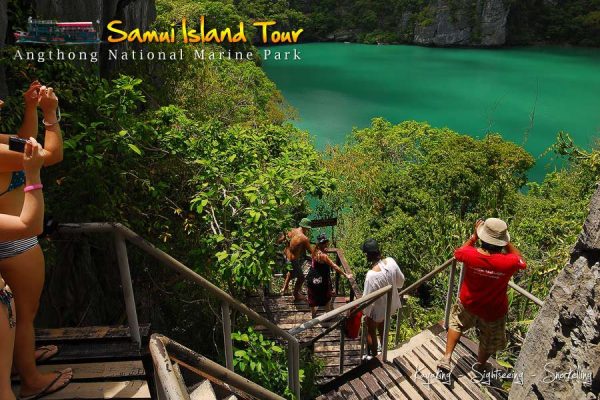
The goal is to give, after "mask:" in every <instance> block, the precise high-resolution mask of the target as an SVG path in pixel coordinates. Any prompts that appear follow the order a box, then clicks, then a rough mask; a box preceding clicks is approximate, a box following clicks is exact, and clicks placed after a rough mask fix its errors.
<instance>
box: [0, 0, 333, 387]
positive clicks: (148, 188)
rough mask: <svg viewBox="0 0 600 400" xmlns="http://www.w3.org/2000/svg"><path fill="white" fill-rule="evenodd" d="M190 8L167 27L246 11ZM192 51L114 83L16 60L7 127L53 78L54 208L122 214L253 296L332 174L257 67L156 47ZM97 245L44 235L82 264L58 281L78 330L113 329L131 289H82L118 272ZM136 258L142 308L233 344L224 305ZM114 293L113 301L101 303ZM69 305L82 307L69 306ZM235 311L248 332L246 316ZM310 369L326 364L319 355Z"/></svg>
mask: <svg viewBox="0 0 600 400" xmlns="http://www.w3.org/2000/svg"><path fill="white" fill-rule="evenodd" d="M179 3H180V4H179V5H180V6H182V8H177V9H175V8H172V6H173V4H174V3H173V2H171V1H167V0H165V1H159V2H158V7H159V9H161V7H162V8H163V9H165V10H167V9H168V8H169V7H171V8H170V11H165V12H164V13H163V14H162V16H161V18H159V20H158V22H157V24H161V23H166V22H167V21H170V20H172V19H173V18H178V17H179V14H177V13H178V12H182V11H183V12H185V13H187V12H188V11H189V12H190V13H192V14H193V13H196V14H198V15H200V14H204V13H207V15H208V14H209V13H210V12H213V11H214V13H213V14H210V15H213V17H214V18H215V19H217V18H218V17H220V16H221V13H222V11H223V10H226V11H227V10H229V11H231V13H232V14H231V20H232V21H233V20H238V15H237V14H236V11H235V9H234V8H233V7H232V6H227V5H222V4H221V3H219V2H205V3H200V2H188V3H187V4H185V5H182V4H181V2H179ZM211 7H212V8H211ZM206 10H208V11H206ZM211 10H212V11H211ZM186 16H187V17H188V18H189V17H194V15H189V14H188V15H186ZM179 46H181V49H182V50H183V51H184V52H186V53H188V57H186V59H185V60H183V61H172V62H168V63H162V64H161V63H158V64H157V63H146V62H133V61H129V62H125V63H121V65H120V67H119V68H118V70H116V71H115V72H118V74H117V73H113V74H109V75H107V76H106V78H100V77H99V74H98V70H97V69H95V66H93V65H92V66H89V65H88V66H86V65H76V64H74V63H69V62H56V61H54V62H48V63H43V64H36V63H29V62H25V61H22V62H21V61H19V60H10V59H9V58H8V57H6V58H5V57H3V63H4V64H5V65H6V68H7V77H8V82H7V83H8V85H9V89H10V92H11V93H12V94H14V95H12V96H11V97H9V98H8V99H7V104H6V107H5V109H4V111H5V112H3V118H2V120H0V131H4V132H14V131H15V130H16V129H17V127H18V124H19V123H20V119H21V115H20V112H21V110H22V105H21V101H22V100H21V97H20V94H19V93H20V91H22V90H23V89H24V88H26V87H27V85H28V84H29V82H30V81H31V80H33V79H34V78H36V79H39V80H40V81H42V82H44V83H49V84H51V85H52V86H53V87H54V88H55V90H56V93H57V94H58V96H59V98H60V105H61V109H62V117H63V119H62V122H61V126H62V129H63V133H64V138H65V156H64V161H63V162H62V163H61V164H59V165H57V166H54V167H52V168H49V169H48V170H47V171H45V177H44V180H45V181H46V182H48V184H47V188H48V189H47V190H46V191H45V192H46V199H47V202H46V204H47V213H48V214H50V215H53V216H54V217H55V218H56V219H57V220H59V221H61V222H86V221H118V222H122V223H124V224H125V225H128V226H130V227H131V228H132V229H133V230H134V231H137V232H138V233H140V234H141V235H142V236H144V237H145V238H147V239H148V240H149V241H150V242H152V243H153V244H155V245H158V246H159V247H161V248H163V249H164V250H166V251H167V252H168V253H170V254H171V255H173V256H174V257H176V258H178V259H179V260H181V261H183V262H184V263H185V264H187V265H188V266H190V267H191V268H193V269H194V270H195V271H196V272H199V273H201V274H202V275H203V276H204V277H206V278H207V279H209V280H210V281H212V282H214V283H216V284H217V285H219V286H221V287H222V288H224V289H226V290H227V291H229V292H230V293H232V294H234V295H236V296H238V297H242V296H243V295H244V293H246V291H251V290H253V289H256V288H257V287H259V286H260V285H261V284H262V283H264V282H265V281H267V280H268V279H269V278H270V277H271V274H272V270H273V266H274V260H275V258H276V257H275V252H276V251H277V248H276V246H275V245H274V242H275V239H276V237H277V236H278V234H279V233H280V232H281V231H282V229H284V228H286V227H289V226H292V225H294V224H295V223H296V221H297V220H298V219H299V218H300V216H304V215H305V214H306V213H307V212H308V210H307V204H308V203H307V202H306V200H305V198H306V196H307V195H312V196H318V195H319V193H321V192H323V191H326V190H327V188H328V187H329V179H328V178H327V177H326V175H325V170H324V169H323V167H322V165H321V162H320V155H319V153H318V152H317V151H316V150H315V148H314V146H313V145H312V143H311V140H310V138H309V136H308V134H307V133H305V132H302V131H300V130H298V129H296V128H294V127H293V126H292V125H290V124H289V123H287V122H284V121H286V120H288V119H289V118H290V117H291V116H293V113H291V112H290V110H289V107H288V106H287V105H286V104H285V102H284V101H283V98H282V96H281V94H280V93H279V92H278V90H277V89H276V87H275V85H274V84H273V83H272V82H271V81H270V80H268V79H267V77H266V76H265V74H264V73H263V71H262V70H261V69H260V68H259V67H258V66H257V65H256V64H255V63H253V62H247V61H243V62H236V61H231V60H211V61H204V62H203V61H202V60H198V59H197V60H194V61H193V62H192V63H190V62H189V60H190V59H193V57H191V56H190V55H189V52H192V51H193V50H194V48H192V46H184V45H182V44H177V45H174V44H173V45H170V47H169V48H167V47H165V45H154V46H153V47H152V49H151V50H154V51H160V50H162V51H177V50H178V49H179ZM205 48H206V49H207V50H209V51H210V50H215V51H219V50H222V48H220V47H217V46H206V47H205ZM149 50H150V49H149ZM6 51H7V52H8V53H10V52H11V51H14V50H13V49H8V50H6ZM6 111H10V112H6ZM50 182H53V183H55V184H50ZM87 243H88V242H87V241H79V242H78V243H77V244H75V245H74V246H71V247H69V246H70V245H65V246H66V247H65V248H63V244H62V242H61V241H59V242H56V243H55V244H54V246H53V245H51V244H48V243H45V246H46V247H47V255H48V264H49V265H50V268H52V269H53V270H55V271H56V268H62V269H61V271H65V270H66V268H65V267H63V265H64V264H65V262H64V260H63V258H65V259H66V260H67V263H71V262H72V263H73V264H76V268H72V269H71V270H76V271H77V275H76V276H73V278H74V279H77V280H78V282H71V280H61V282H56V283H53V291H60V292H61V293H68V295H65V296H58V298H57V299H53V303H52V305H53V307H52V308H53V310H51V311H52V312H54V309H56V310H59V309H64V310H69V311H68V312H67V313H66V314H65V315H61V317H60V318H61V324H65V325H69V324H75V325H77V324H81V323H82V322H83V323H85V322H88V323H90V322H91V323H92V324H114V323H115V322H117V321H121V318H122V315H123V314H122V311H123V310H122V309H121V308H120V301H118V298H119V297H118V286H115V285H114V284H113V285H111V286H114V289H115V290H114V293H110V292H111V290H112V289H106V288H102V287H96V286H91V287H90V289H89V290H88V291H86V292H85V293H83V292H81V291H76V290H72V289H71V288H72V287H73V286H77V284H79V285H83V286H87V285H90V278H91V279H92V280H93V282H94V283H97V284H104V281H105V279H104V278H101V277H99V276H98V275H102V276H105V275H106V276H108V275H110V273H109V272H101V271H105V270H106V271H112V270H113V269H112V268H114V264H113V265H111V264H110V263H111V261H112V262H114V258H113V257H111V252H110V251H109V252H106V251H105V250H106V249H104V251H101V253H100V254H102V257H101V258H98V259H96V258H95V257H93V256H92V258H91V259H90V253H89V251H90V249H89V248H88V247H87V246H88V244H87ZM107 244H108V246H110V242H108V243H107ZM55 246H57V247H58V249H56V251H55V250H54V249H53V247H55ZM76 246H82V249H81V250H80V249H79V248H77V247H76ZM99 246H100V243H98V247H99ZM91 251H92V252H94V254H95V250H91ZM86 252H87V255H86ZM131 253H132V257H133V258H132V266H133V275H134V280H135V282H136V283H135V285H136V296H137V298H138V300H139V301H140V303H141V304H142V305H143V306H142V307H141V308H142V310H141V314H142V315H145V316H146V317H145V318H148V319H149V320H150V321H151V322H152V324H153V329H154V330H157V331H160V332H162V333H164V334H166V335H169V336H171V337H173V338H174V339H176V340H180V341H181V342H182V343H184V344H186V345H188V346H190V347H191V348H193V349H195V350H197V351H199V352H201V353H203V354H206V355H210V356H213V357H220V356H221V355H220V348H221V346H222V343H221V341H220V340H217V339H216V337H215V335H218V330H217V331H216V333H215V326H220V322H219V321H218V319H220V313H219V312H212V311H211V310H213V309H214V310H218V303H216V304H215V301H214V299H211V298H210V296H207V294H206V293H204V292H203V291H202V290H199V289H198V288H197V287H194V286H193V285H189V284H186V283H185V282H181V281H180V279H179V278H178V277H176V276H174V275H173V274H172V273H168V272H165V270H164V269H160V268H158V266H156V265H155V263H154V262H153V261H152V260H148V259H147V258H144V257H142V256H141V255H138V254H135V252H134V251H131ZM72 254H73V257H75V258H76V259H75V260H72V259H71V255H72ZM82 255H83V256H82ZM55 257H56V258H55ZM107 268H109V269H108V270H107ZM117 279H118V278H117ZM113 283H114V282H113ZM94 294H95V295H96V296H97V297H96V299H93V298H91V297H92V296H93V295H94ZM165 294H167V296H165ZM106 297H108V298H109V299H111V300H110V301H109V300H107V301H102V300H100V301H99V299H102V298H106ZM113 297H114V298H115V299H116V300H117V301H114V302H113V301H112V298H113ZM54 301H56V302H54ZM67 301H70V302H71V304H70V305H69V306H70V307H67V304H63V303H64V302H67ZM73 303H75V304H81V305H82V307H81V309H78V310H76V309H77V307H72V304H73ZM199 306H202V307H199ZM234 318H235V321H234V323H237V325H238V327H240V328H242V327H244V326H245V325H246V324H247V322H246V321H244V320H240V319H237V318H236V315H234ZM209 337H212V338H213V340H212V341H210V340H206V339H207V338H209ZM282 368H284V369H285V363H283V364H282ZM305 370H307V371H310V370H315V364H314V363H313V364H311V363H309V364H307V366H306V367H305ZM286 380H287V379H283V382H285V381H286ZM259 383H265V384H266V383H267V382H259Z"/></svg>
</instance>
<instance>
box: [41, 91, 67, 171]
mask: <svg viewBox="0 0 600 400" xmlns="http://www.w3.org/2000/svg"><path fill="white" fill-rule="evenodd" d="M40 108H41V109H42V113H43V114H44V119H43V120H42V122H43V123H44V126H45V128H46V134H45V136H44V153H43V154H44V166H46V167H47V166H49V165H54V164H57V163H59V162H61V161H62V159H63V141H62V136H61V132H60V125H59V123H60V119H59V117H57V115H56V111H57V110H58V97H56V94H55V93H54V89H52V88H51V87H49V88H46V87H45V86H42V87H41V88H40Z"/></svg>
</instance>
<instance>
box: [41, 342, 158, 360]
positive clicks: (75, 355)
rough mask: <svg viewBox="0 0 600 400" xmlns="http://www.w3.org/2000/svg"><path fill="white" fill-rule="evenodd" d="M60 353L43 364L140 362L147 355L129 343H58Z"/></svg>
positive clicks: (143, 349)
mask: <svg viewBox="0 0 600 400" xmlns="http://www.w3.org/2000/svg"><path fill="white" fill-rule="evenodd" d="M56 345H57V346H58V348H59V353H58V354H57V355H56V356H54V357H53V358H51V359H50V360H48V361H44V362H43V363H42V364H71V363H90V362H94V363H98V362H110V361H133V360H139V359H140V358H141V357H143V356H144V355H145V354H146V353H147V351H148V350H147V349H146V348H141V349H140V348H139V347H138V346H137V345H136V344H134V343H131V342H129V341H114V342H109V341H106V342H90V343H85V342H71V343H69V342H63V343H61V342H56Z"/></svg>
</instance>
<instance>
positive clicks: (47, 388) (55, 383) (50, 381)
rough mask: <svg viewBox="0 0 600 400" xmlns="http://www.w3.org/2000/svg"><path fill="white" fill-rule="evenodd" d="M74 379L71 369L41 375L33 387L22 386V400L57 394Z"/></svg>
mask: <svg viewBox="0 0 600 400" xmlns="http://www.w3.org/2000/svg"><path fill="white" fill-rule="evenodd" d="M71 379H73V370H72V369H71V368H66V369H63V370H62V371H57V372H53V373H50V374H41V375H40V377H39V379H38V381H37V382H36V384H35V385H33V386H25V385H24V384H23V385H22V386H21V394H20V396H19V398H20V399H21V400H28V398H36V397H38V396H40V395H45V394H50V393H54V392H57V391H59V390H61V389H63V388H64V387H65V386H67V385H68V384H69V383H70V382H71Z"/></svg>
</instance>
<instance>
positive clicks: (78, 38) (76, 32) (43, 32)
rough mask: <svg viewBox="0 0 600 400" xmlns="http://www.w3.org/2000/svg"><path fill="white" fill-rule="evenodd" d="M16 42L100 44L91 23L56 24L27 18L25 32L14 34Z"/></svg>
mask: <svg viewBox="0 0 600 400" xmlns="http://www.w3.org/2000/svg"><path fill="white" fill-rule="evenodd" d="M15 39H16V42H17V43H19V44H21V43H37V44H95V43H100V39H99V38H98V32H97V31H96V28H95V27H94V24H93V23H92V22H58V21H55V20H39V19H33V18H31V17H29V19H28V20H27V32H22V31H17V32H15Z"/></svg>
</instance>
